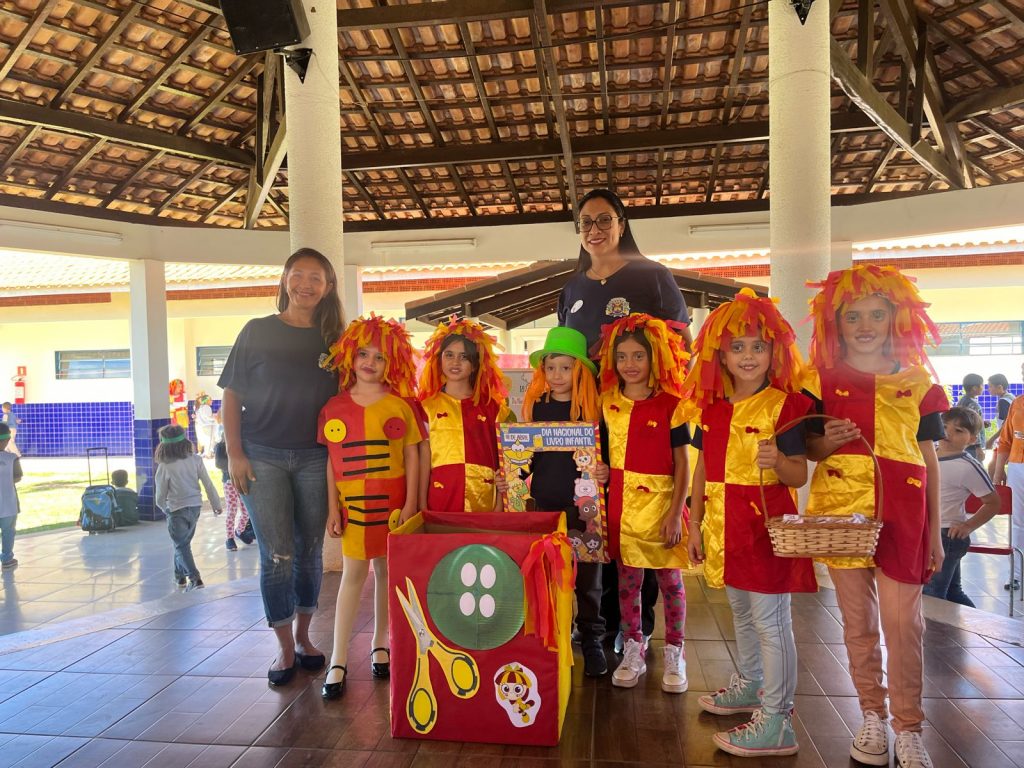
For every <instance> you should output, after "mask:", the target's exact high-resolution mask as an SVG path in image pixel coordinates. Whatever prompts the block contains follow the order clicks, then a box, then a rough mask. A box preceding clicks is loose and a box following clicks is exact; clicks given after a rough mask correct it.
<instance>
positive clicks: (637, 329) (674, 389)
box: [599, 312, 690, 397]
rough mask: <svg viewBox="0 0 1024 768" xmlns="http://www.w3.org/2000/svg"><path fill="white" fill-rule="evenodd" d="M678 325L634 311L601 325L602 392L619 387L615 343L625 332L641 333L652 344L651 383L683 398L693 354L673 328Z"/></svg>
mask: <svg viewBox="0 0 1024 768" xmlns="http://www.w3.org/2000/svg"><path fill="white" fill-rule="evenodd" d="M676 325H679V324H677V323H675V322H673V323H671V324H670V323H669V322H666V321H665V320H659V319H658V318H656V317H651V316H650V315H645V314H643V313H640V312H634V313H633V314H632V315H626V317H622V318H619V319H618V320H616V321H615V322H614V323H610V324H608V325H604V326H601V352H600V354H599V358H600V361H601V392H610V391H612V390H614V389H616V388H618V386H619V374H618V371H617V370H616V367H615V345H616V344H617V343H618V340H619V339H620V338H622V337H623V336H624V335H626V334H630V333H642V334H643V336H644V338H645V339H647V343H648V344H650V346H651V379H650V385H651V386H652V387H653V388H654V389H655V390H661V391H662V392H667V393H668V394H670V395H674V396H675V397H682V396H683V382H684V380H685V379H686V364H687V362H689V360H690V353H689V352H687V351H686V342H685V341H684V340H683V337H682V336H681V335H680V334H678V333H676V331H675V330H673V327H674V326H676Z"/></svg>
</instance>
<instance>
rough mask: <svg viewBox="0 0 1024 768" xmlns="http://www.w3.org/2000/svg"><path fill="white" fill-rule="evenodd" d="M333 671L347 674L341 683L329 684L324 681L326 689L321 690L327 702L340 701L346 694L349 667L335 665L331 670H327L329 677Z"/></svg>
mask: <svg viewBox="0 0 1024 768" xmlns="http://www.w3.org/2000/svg"><path fill="white" fill-rule="evenodd" d="M331 669H340V670H341V671H342V672H344V673H345V676H344V677H343V678H341V682H340V683H328V682H327V681H326V680H325V681H324V687H323V688H321V689H320V695H321V696H323V697H324V699H326V700H327V701H334V700H335V699H340V698H341V694H343V693H344V692H345V682H346V681H347V680H348V668H347V667H344V666H342V665H341V664H333V665H331V668H330V669H328V670H327V674H328V675H329V674H331Z"/></svg>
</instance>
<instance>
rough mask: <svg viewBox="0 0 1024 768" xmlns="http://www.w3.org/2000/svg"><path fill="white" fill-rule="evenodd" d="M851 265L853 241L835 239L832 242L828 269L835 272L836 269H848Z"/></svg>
mask: <svg viewBox="0 0 1024 768" xmlns="http://www.w3.org/2000/svg"><path fill="white" fill-rule="evenodd" d="M852 266H853V242H852V241H850V240H836V241H833V242H832V258H831V260H830V262H829V269H830V270H831V271H833V272H835V271H836V270H837V269H849V268H850V267H852Z"/></svg>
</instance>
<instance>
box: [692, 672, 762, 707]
mask: <svg viewBox="0 0 1024 768" xmlns="http://www.w3.org/2000/svg"><path fill="white" fill-rule="evenodd" d="M761 685H762V684H761V681H760V680H745V679H744V678H742V677H740V676H739V675H736V674H734V675H733V676H732V678H730V680H729V686H728V687H727V688H719V689H718V691H716V692H715V693H706V694H704V695H703V696H701V697H700V698H699V699H697V703H698V704H700V708H701V709H703V710H704V711H705V712H710V713H711V714H713V715H737V714H740V713H742V712H755V711H757V710H758V709H760V708H761V696H762V693H763V689H762V688H761Z"/></svg>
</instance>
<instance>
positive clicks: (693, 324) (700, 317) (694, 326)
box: [688, 307, 711, 339]
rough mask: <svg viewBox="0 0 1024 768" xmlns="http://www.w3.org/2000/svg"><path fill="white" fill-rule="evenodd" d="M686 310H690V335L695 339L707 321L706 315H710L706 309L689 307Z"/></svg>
mask: <svg viewBox="0 0 1024 768" xmlns="http://www.w3.org/2000/svg"><path fill="white" fill-rule="evenodd" d="M688 309H689V310H690V335H691V336H693V338H694V339H696V338H697V334H698V333H700V329H701V327H702V326H703V325H704V321H705V320H707V319H708V315H709V314H711V313H710V311H708V308H707V307H689V308H688Z"/></svg>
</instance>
